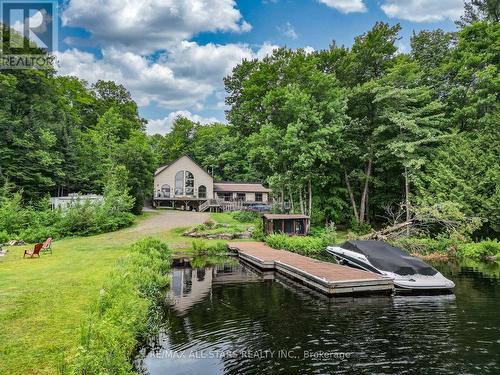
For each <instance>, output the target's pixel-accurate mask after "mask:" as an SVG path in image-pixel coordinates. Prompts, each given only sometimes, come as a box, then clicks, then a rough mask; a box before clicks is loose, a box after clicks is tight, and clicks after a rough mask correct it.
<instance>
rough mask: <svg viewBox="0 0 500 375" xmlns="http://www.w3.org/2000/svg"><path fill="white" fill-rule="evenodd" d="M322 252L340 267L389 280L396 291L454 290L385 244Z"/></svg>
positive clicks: (418, 262)
mask: <svg viewBox="0 0 500 375" xmlns="http://www.w3.org/2000/svg"><path fill="white" fill-rule="evenodd" d="M326 251H327V252H328V253H330V254H332V255H333V256H334V257H335V258H336V259H337V261H338V262H339V263H340V264H345V265H347V266H351V267H355V268H360V269H363V270H365V271H370V272H374V273H378V274H381V275H385V276H389V277H391V278H392V279H393V280H394V285H395V286H396V288H400V289H407V290H429V291H449V290H451V289H452V288H454V287H455V284H454V283H453V281H451V280H449V279H447V278H446V277H444V276H443V275H442V274H441V273H440V272H439V271H438V270H436V269H435V268H434V267H432V266H430V265H429V264H427V263H425V262H424V261H422V260H421V259H418V258H415V257H413V256H411V255H409V254H408V253H406V252H405V251H404V250H402V249H399V248H397V247H394V246H392V245H390V244H388V243H387V242H383V241H373V240H349V241H346V242H344V243H343V244H342V245H340V246H328V247H327V248H326Z"/></svg>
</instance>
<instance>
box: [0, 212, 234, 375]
mask: <svg viewBox="0 0 500 375" xmlns="http://www.w3.org/2000/svg"><path fill="white" fill-rule="evenodd" d="M156 214H157V213H146V214H143V215H141V216H140V217H139V218H138V221H141V220H145V219H148V218H150V217H151V216H153V215H156ZM211 218H212V220H215V221H217V222H220V223H225V224H233V225H234V224H240V223H239V222H238V221H236V220H235V219H234V218H233V217H232V216H231V215H230V214H227V213H214V214H212V216H211ZM186 229H188V228H175V229H171V230H169V231H158V232H157V233H147V234H144V233H142V232H141V231H134V230H130V229H124V230H120V231H117V232H113V233H105V234H100V235H97V236H91V237H78V238H66V239H62V240H59V241H56V242H55V243H54V245H53V249H54V251H53V254H52V255H42V257H41V258H40V259H37V258H35V259H23V258H22V254H23V250H24V249H27V248H29V247H30V246H19V247H10V248H8V250H9V252H8V254H7V255H6V256H4V257H0V301H1V303H0V374H55V373H59V368H60V367H61V366H62V364H63V363H64V361H65V360H68V359H70V358H72V357H73V356H74V355H75V352H76V348H77V345H78V342H79V339H80V338H79V334H80V329H81V326H82V324H83V322H84V319H85V317H86V316H87V314H88V311H89V305H90V304H91V303H92V302H93V301H95V298H96V296H97V295H98V293H99V289H100V287H101V285H103V282H104V280H105V279H106V278H107V277H108V276H109V274H110V272H111V270H112V269H113V267H114V265H115V262H116V260H117V259H118V258H119V257H120V256H123V255H124V254H126V252H127V248H128V246H130V245H131V244H132V243H133V242H135V241H137V240H138V239H140V238H142V237H145V236H153V237H156V238H158V239H160V240H162V241H164V242H166V243H167V244H168V246H169V247H170V249H172V252H173V253H182V254H187V255H188V254H190V253H192V239H190V238H187V237H183V236H182V234H183V233H184V232H185V231H186ZM209 242H211V241H209Z"/></svg>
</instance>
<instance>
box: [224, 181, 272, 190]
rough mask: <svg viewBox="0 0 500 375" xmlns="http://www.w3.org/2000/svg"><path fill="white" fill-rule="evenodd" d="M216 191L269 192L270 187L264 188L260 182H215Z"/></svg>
mask: <svg viewBox="0 0 500 375" xmlns="http://www.w3.org/2000/svg"><path fill="white" fill-rule="evenodd" d="M214 191H216V192H241V193H270V192H271V189H266V188H265V187H264V186H262V184H256V183H237V182H215V183H214Z"/></svg>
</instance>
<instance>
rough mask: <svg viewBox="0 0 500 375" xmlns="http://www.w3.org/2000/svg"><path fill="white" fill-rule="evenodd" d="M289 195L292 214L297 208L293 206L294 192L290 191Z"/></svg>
mask: <svg viewBox="0 0 500 375" xmlns="http://www.w3.org/2000/svg"><path fill="white" fill-rule="evenodd" d="M288 195H289V197H290V212H292V213H293V212H294V211H295V207H294V204H293V195H292V191H291V190H290V191H289V192H288Z"/></svg>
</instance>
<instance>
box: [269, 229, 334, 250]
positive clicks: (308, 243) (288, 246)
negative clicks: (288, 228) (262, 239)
mask: <svg viewBox="0 0 500 375" xmlns="http://www.w3.org/2000/svg"><path fill="white" fill-rule="evenodd" d="M266 243H267V244H268V245H269V246H271V247H272V248H274V249H281V250H288V251H291V252H294V253H298V254H302V255H312V254H318V253H321V252H322V251H324V249H325V247H326V246H328V245H331V243H332V242H331V241H330V239H329V237H328V236H320V237H312V236H305V237H300V236H287V235H286V234H272V235H270V236H267V237H266Z"/></svg>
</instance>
